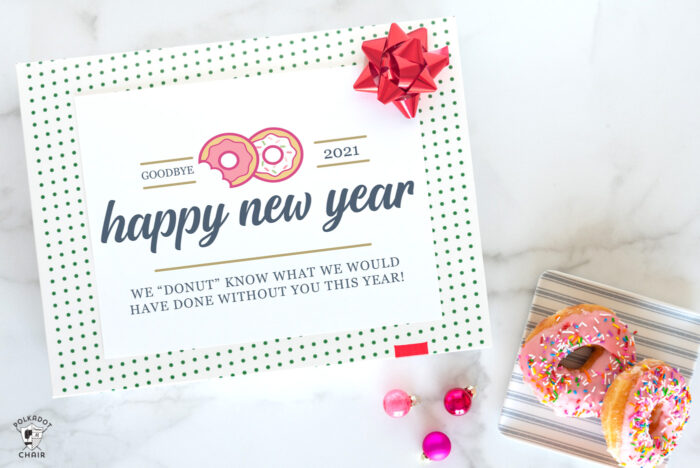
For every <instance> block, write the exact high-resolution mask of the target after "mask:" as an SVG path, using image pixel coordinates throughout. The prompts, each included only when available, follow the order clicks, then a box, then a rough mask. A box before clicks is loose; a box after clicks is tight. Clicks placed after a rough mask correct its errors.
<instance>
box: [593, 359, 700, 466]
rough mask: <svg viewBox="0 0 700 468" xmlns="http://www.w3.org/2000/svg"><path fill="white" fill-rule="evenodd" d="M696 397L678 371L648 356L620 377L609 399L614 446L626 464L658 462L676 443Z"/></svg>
mask: <svg viewBox="0 0 700 468" xmlns="http://www.w3.org/2000/svg"><path fill="white" fill-rule="evenodd" d="M690 403H691V397H690V392H689V391H688V387H687V386H686V384H685V379H684V378H683V376H682V375H681V373H680V372H678V370H676V369H674V368H672V367H670V366H668V365H666V364H665V363H663V362H662V361H658V360H654V359H645V360H643V361H642V362H640V363H638V364H637V365H636V366H634V367H632V368H630V369H628V370H626V371H625V372H623V373H621V374H620V375H618V376H617V377H615V381H614V382H613V383H612V385H611V386H610V388H609V389H608V393H607V394H606V395H605V400H604V402H603V414H602V418H601V422H602V423H603V432H604V434H605V440H606V442H607V443H608V451H609V452H610V454H611V455H612V456H613V457H615V459H616V460H617V461H618V462H619V463H620V465H622V466H625V467H637V468H639V467H653V466H658V465H660V464H661V463H663V461H664V458H666V456H667V455H668V454H669V453H670V452H671V451H672V450H673V449H674V448H675V447H676V443H677V441H678V437H679V436H680V434H681V432H682V431H683V426H684V425H685V423H686V422H687V421H688V411H689V408H690Z"/></svg>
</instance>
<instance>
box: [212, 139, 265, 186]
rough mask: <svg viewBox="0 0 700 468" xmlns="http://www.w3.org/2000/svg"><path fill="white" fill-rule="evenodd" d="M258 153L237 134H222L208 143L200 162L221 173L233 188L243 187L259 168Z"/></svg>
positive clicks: (249, 142) (248, 142)
mask: <svg viewBox="0 0 700 468" xmlns="http://www.w3.org/2000/svg"><path fill="white" fill-rule="evenodd" d="M258 160H259V158H258V152H257V150H256V149H255V146H253V143H251V141H250V140H249V139H248V138H246V137H244V136H243V135H239V134H237V133H222V134H220V135H216V136H215V137H213V138H211V139H210V140H209V141H207V142H206V143H205V144H204V146H203V147H202V150H201V151H200V152H199V162H200V163H203V162H205V163H207V164H209V167H211V168H212V169H216V170H217V171H219V172H221V176H222V178H223V179H224V180H225V181H227V182H228V183H229V184H230V185H231V187H238V186H239V185H243V184H245V183H246V182H248V180H250V178H251V177H253V175H254V174H255V171H256V170H257V168H258Z"/></svg>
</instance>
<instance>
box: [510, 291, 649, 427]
mask: <svg viewBox="0 0 700 468" xmlns="http://www.w3.org/2000/svg"><path fill="white" fill-rule="evenodd" d="M582 347H592V348H593V352H592V353H591V355H590V357H589V358H588V360H587V361H586V362H585V363H584V364H583V366H581V367H580V368H578V369H568V368H566V367H564V366H562V365H561V362H562V360H563V359H564V358H565V357H566V356H568V355H569V354H571V353H572V352H573V351H575V350H577V349H579V348H582ZM635 359H636V354H635V346H634V339H633V337H632V335H631V334H629V333H628V331H627V325H625V324H624V323H622V322H620V321H619V320H618V319H617V316H616V315H615V312H613V311H612V310H610V309H608V308H606V307H602V306H599V305H593V304H579V305H575V306H572V307H567V308H565V309H562V310H560V311H559V312H557V313H556V314H554V315H553V316H551V317H548V318H546V319H544V320H542V322H540V323H539V324H538V325H537V327H536V328H535V329H534V330H533V331H532V332H531V333H530V334H529V335H528V337H527V339H526V340H525V343H524V344H523V347H522V349H521V350H520V355H519V356H518V362H519V364H520V369H521V370H522V371H523V381H524V382H525V383H527V384H528V385H530V387H531V388H532V390H533V392H534V393H535V395H536V396H537V397H538V398H539V399H540V400H541V401H542V403H544V404H545V405H547V406H549V407H551V408H552V409H553V410H554V412H555V413H556V414H557V415H559V416H573V417H584V418H585V417H599V416H600V412H601V408H602V404H603V399H604V398H605V392H606V390H607V389H608V387H609V386H610V384H611V383H612V382H613V379H614V378H615V376H616V375H617V374H619V373H620V372H622V371H624V370H625V369H626V368H627V367H628V366H630V365H632V363H633V362H634V361H635Z"/></svg>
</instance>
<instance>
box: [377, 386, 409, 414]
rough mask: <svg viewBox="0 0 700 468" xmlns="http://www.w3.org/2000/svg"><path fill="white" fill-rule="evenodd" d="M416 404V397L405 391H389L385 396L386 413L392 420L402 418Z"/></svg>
mask: <svg viewBox="0 0 700 468" xmlns="http://www.w3.org/2000/svg"><path fill="white" fill-rule="evenodd" d="M415 404H416V397H414V396H412V395H409V394H408V393H406V392H404V391H403V390H399V389H394V390H389V391H388V392H387V393H386V395H384V412H385V413H386V414H388V415H389V416H391V417H392V418H402V417H404V416H406V415H407V414H408V412H409V411H410V410H411V406H414V405H415Z"/></svg>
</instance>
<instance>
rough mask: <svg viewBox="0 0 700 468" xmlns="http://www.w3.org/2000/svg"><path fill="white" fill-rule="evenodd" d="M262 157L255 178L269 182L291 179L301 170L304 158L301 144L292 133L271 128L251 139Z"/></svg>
mask: <svg viewBox="0 0 700 468" xmlns="http://www.w3.org/2000/svg"><path fill="white" fill-rule="evenodd" d="M250 141H251V142H252V143H253V145H255V149H256V150H257V151H258V154H259V155H260V163H259V164H258V170H257V172H256V173H255V177H256V178H258V179H260V180H264V181H267V182H280V181H282V180H285V179H289V178H290V177H291V176H292V175H294V173H295V172H296V171H297V170H299V167H300V166H301V161H302V160H303V157H304V150H303V148H302V147H301V142H300V141H299V139H298V138H297V137H296V136H294V134H292V133H291V132H289V131H287V130H285V129H283V128H276V127H270V128H266V129H264V130H260V131H259V132H258V133H256V134H255V135H253V136H252V137H251V138H250Z"/></svg>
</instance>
